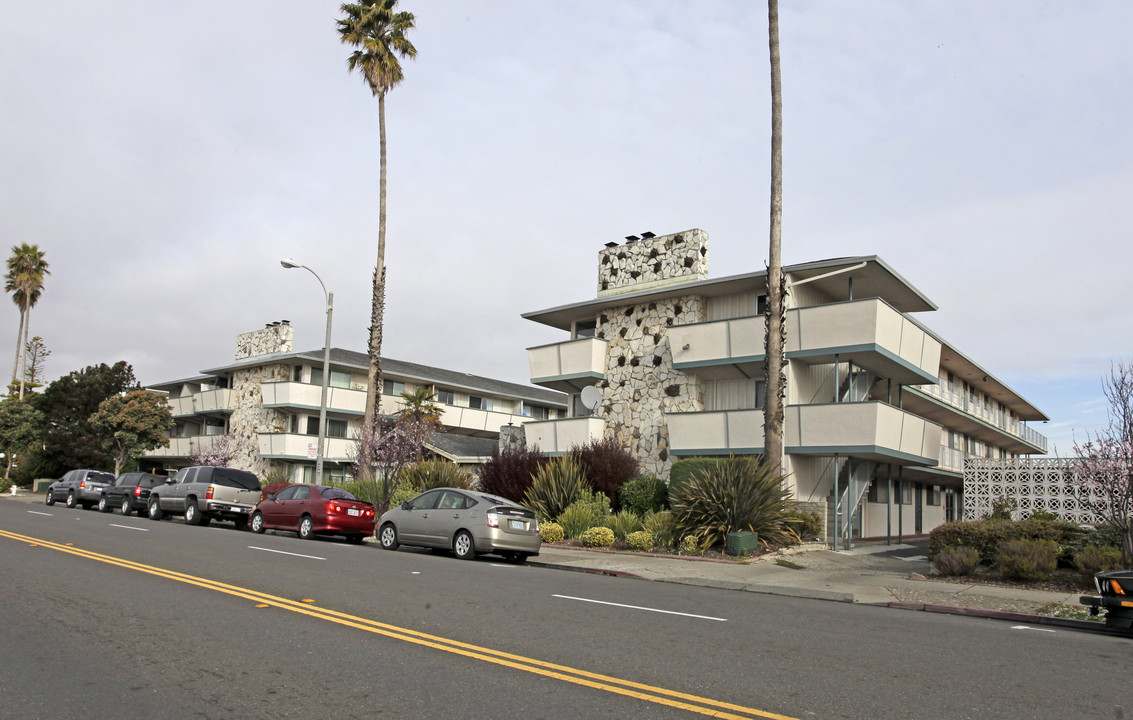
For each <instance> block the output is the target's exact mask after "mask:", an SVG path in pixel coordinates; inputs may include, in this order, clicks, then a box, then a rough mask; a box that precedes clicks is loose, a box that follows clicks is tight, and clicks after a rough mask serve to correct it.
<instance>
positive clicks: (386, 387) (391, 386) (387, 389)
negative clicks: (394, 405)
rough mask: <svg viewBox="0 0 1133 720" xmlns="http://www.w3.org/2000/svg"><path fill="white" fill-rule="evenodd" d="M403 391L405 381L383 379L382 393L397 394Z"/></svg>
mask: <svg viewBox="0 0 1133 720" xmlns="http://www.w3.org/2000/svg"><path fill="white" fill-rule="evenodd" d="M403 392H405V383H403V382H398V381H396V380H383V381H382V395H393V396H395V397H396V396H398V395H400V394H401V393H403Z"/></svg>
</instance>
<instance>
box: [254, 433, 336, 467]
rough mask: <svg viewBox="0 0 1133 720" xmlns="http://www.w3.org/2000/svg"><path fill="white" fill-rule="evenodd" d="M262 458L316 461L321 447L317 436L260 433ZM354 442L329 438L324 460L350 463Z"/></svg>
mask: <svg viewBox="0 0 1133 720" xmlns="http://www.w3.org/2000/svg"><path fill="white" fill-rule="evenodd" d="M258 444H259V451H260V457H262V458H272V459H276V460H311V461H312V462H313V461H314V460H315V456H316V454H317V450H318V447H319V438H318V436H316V435H299V434H296V433H259V435H258ZM353 444H354V440H351V439H348V438H327V439H326V454H325V455H324V458H325V459H327V460H331V461H333V462H350V455H349V450H350V448H351V446H352V445H353Z"/></svg>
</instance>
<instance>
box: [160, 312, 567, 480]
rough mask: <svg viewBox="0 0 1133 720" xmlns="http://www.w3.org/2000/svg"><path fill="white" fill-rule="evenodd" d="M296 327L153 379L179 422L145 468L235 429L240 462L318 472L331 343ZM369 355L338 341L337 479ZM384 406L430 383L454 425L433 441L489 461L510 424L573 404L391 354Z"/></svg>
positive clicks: (329, 456) (449, 452) (260, 470)
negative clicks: (201, 366) (183, 374)
mask: <svg viewBox="0 0 1133 720" xmlns="http://www.w3.org/2000/svg"><path fill="white" fill-rule="evenodd" d="M293 334H294V330H293V328H292V326H291V325H290V323H288V322H286V321H283V322H276V323H271V324H269V325H267V326H266V327H264V328H262V329H260V330H256V331H254V332H250V333H244V334H242V335H240V336H238V337H237V340H236V356H235V359H234V361H233V362H231V363H229V364H227V365H222V366H220V367H215V368H211V369H207V370H203V371H201V373H200V374H199V375H194V376H192V377H188V378H184V379H180V380H171V381H168V382H161V383H156V384H154V385H149V386H148V387H149V389H151V390H157V391H161V392H164V393H166V394H167V397H168V401H169V405H170V408H171V409H172V411H173V418H174V421H175V423H176V425H175V427H174V429H173V432H172V433H171V437H170V443H169V447H167V448H159V449H157V450H153V451H151V452H149V453H147V454H146V457H145V458H144V459H143V461H142V464H143V466H144V467H145V468H146V469H156V470H164V471H167V472H169V471H173V470H176V469H177V468H180V467H184V466H186V465H189V464H190V462H191V461H190V458H191V457H192V456H193V455H195V454H196V453H198V452H200V451H201V450H202V449H204V448H208V447H210V446H211V445H212V443H213V442H215V440H216V438H217V437H219V436H222V435H226V434H229V433H231V434H233V435H234V436H236V437H239V438H241V439H242V440H243V444H244V452H243V453H242V456H241V457H240V458H239V460H238V461H237V462H236V463H234V464H236V465H237V466H238V467H241V468H245V469H249V470H252V471H253V472H255V473H256V474H258V475H261V476H262V475H264V474H265V473H267V472H268V471H269V470H272V469H280V470H282V471H283V472H284V473H285V474H286V476H287V477H288V478H290V479H291V480H293V481H295V482H305V481H306V482H309V481H313V479H314V472H315V460H316V449H317V446H318V433H319V407H320V403H321V400H322V381H323V377H322V376H323V351H322V349H321V348H320V349H317V350H311V351H308V352H293V351H292V341H293ZM368 368H369V359H368V357H367V356H366V354H365V353H359V352H353V351H350V350H343V349H340V348H332V349H331V353H330V378H329V382H328V386H329V387H328V393H327V427H326V435H327V440H326V455H325V459H324V468H323V472H324V473H325V474H327V475H328V476H329V478H330V479H332V480H343V479H345V477H346V476H347V475H348V474H350V472H351V470H350V465H351V461H350V448H351V446H352V445H353V442H354V437H355V435H356V432H357V430H358V427H359V424H360V422H361V419H362V416H363V413H364V412H365V406H366V387H367V371H368ZM382 371H383V372H382V374H383V387H382V398H381V411H382V413H383V414H387V415H388V414H392V413H395V412H397V411H398V410H400V409H401V408H402V407H403V403H402V399H401V393H403V392H405V391H412V390H415V389H416V388H418V387H422V386H424V387H428V388H429V389H430V390H431V391H432V392H434V393H435V395H436V403H437V405H439V406H440V408H441V422H442V423H443V424H444V428H445V431H444V432H443V433H437V435H436V436H435V437H434V442H433V443H432V445H431V446H430V448H429V449H430V450H431V451H432V452H433V453H435V454H436V455H438V456H440V457H445V458H447V459H449V460H452V461H453V462H457V463H461V464H478V463H481V462H484V461H485V460H486V459H487V457H488V456H489V455H490V454H491V451H492V448H493V447H495V446H496V445H497V444H498V442H499V435H500V429H501V427H506V426H508V425H512V426H518V425H522V424H523V423H525V422H528V421H530V420H532V419H539V420H549V419H551V420H553V419H558V418H560V417H564V416H565V414H566V396H564V395H563V394H561V393H559V392H556V391H553V390H545V389H543V388H538V387H530V386H524V385H519V384H516V383H508V382H503V381H499V380H493V379H490V378H485V377H479V376H476V375H471V374H469V373H463V372H457V371H452V370H444V369H441V368H435V367H430V366H427V365H419V364H416V363H409V362H404V361H400V360H394V359H392V358H383V360H382Z"/></svg>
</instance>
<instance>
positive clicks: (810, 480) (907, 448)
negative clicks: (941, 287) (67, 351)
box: [523, 229, 1048, 543]
mask: <svg viewBox="0 0 1133 720" xmlns="http://www.w3.org/2000/svg"><path fill="white" fill-rule="evenodd" d="M784 274H785V278H786V283H787V289H788V296H787V360H788V362H787V393H786V413H785V424H784V438H783V444H784V447H783V451H784V465H785V468H784V469H785V471H786V473H787V482H788V484H789V486H790V488H791V490H792V492H793V494H794V496H795V498H796V500H798V501H799V502H803V503H807V504H808V506H809V507H810V508H811V509H813V510H815V511H818V512H820V513H823V514H825V516H826V517H827V535H828V537H827V539H828V541H831V542H834V543H848V542H850V541H852V540H853V538H861V537H893V536H903V535H914V534H923V533H926V532H928V531H929V530H931V529H932V528H933V527H935V526H936V525H939V524H941V523H943V522H945V521H948V520H953V519H959V518H960V517H961V514H962V503H963V471H964V459H965V458H967V457H985V458H1015V457H1019V456H1026V455H1031V454H1043V453H1045V452H1046V445H1047V443H1046V438H1044V437H1043V436H1042V435H1040V434H1039V433H1038V432H1036V431H1035V430H1034V429H1033V428H1032V427H1030V426H1029V425H1028V423H1033V422H1045V421H1046V420H1047V419H1048V418H1047V417H1046V415H1044V414H1043V413H1042V411H1040V410H1039V409H1038V408H1036V407H1035V406H1033V405H1032V404H1031V403H1029V402H1028V401H1027V400H1025V399H1024V398H1023V397H1021V396H1020V395H1019V394H1018V393H1017V392H1015V391H1014V390H1012V389H1011V388H1010V387H1008V386H1007V385H1006V384H1005V383H1003V382H1001V381H999V380H998V379H996V378H995V377H994V376H993V375H992V374H991V373H990V372H989V371H988V370H986V369H984V368H983V367H981V366H980V365H978V364H977V363H976V362H975V361H974V360H972V359H971V358H969V357H968V356H967V355H965V354H963V353H961V352H960V351H959V350H957V349H956V348H955V347H953V346H952V345H950V344H949V343H948V342H946V341H945V340H944V339H942V338H941V337H940V336H939V335H937V334H936V333H934V332H932V331H931V330H930V329H928V328H927V327H926V326H925V325H924V324H922V323H921V322H920V321H919V320H917V319H914V317H913V314H917V313H926V312H930V311H932V310H935V309H936V305H934V304H933V303H932V302H931V301H930V300H929V299H928V298H926V297H925V296H924V295H923V294H922V293H921V292H920V291H919V290H917V289H916V288H915V287H914V286H913V285H911V284H910V283H909V282H908V281H906V280H905V279H904V278H902V277H901V276H900V275H899V274H897V272H895V271H894V270H893V269H892V268H890V267H889V266H888V265H887V264H886V263H885V262H884V261H882V260H881V259H880V258H878V257H876V256H866V257H851V258H836V259H831V260H822V261H818V262H811V263H804V264H800V265H794V266H790V267H786V268H784ZM766 289H767V274H766V271H765V270H763V271H758V272H751V273H746V274H741V275H732V276H728V277H723V278H720V279H709V277H708V236H707V234H706V233H705V232H704V231H702V230H697V229H694V230H688V231H685V232H681V233H674V234H671V235H665V236H661V237H655V236H653V235H652V234H651V233H646V234H645V235H644V236H642V237H640V238H639V237H635V236H630V237H629V238H627V239H626V242H625V243H607V246H606V248H605V249H603V250H602V251H600V252H599V255H598V288H597V295H596V297H595V298H593V299H588V300H584V301H581V302H575V303H571V304H568V305H560V306H557V307H553V308H549V309H547V310H540V311H536V312H530V313H526V314H524V316H523V317H525V318H527V319H529V320H532V321H534V322H538V323H541V324H544V325H548V326H551V327H555V328H558V329H560V330H562V331H564V332H565V333H568V334H569V337H568V339H566V340H564V341H563V342H560V343H554V344H551V345H543V346H539V347H533V348H529V349H528V359H529V362H530V366H531V379H532V382H533V383H534V384H536V385H540V386H542V387H546V388H549V389H553V390H557V391H560V392H563V393H566V394H567V395H568V396H569V398H570V402H569V412H568V416H567V417H564V418H556V419H546V420H540V421H536V422H531V423H528V424H527V425H526V426H525V432H526V441H527V442H528V444H532V445H538V446H539V447H540V448H541V449H542V450H543V451H545V452H548V453H551V454H556V453H562V452H565V451H566V450H567V449H569V448H570V446H571V445H573V444H580V443H585V442H587V441H588V440H590V439H594V438H599V437H603V436H613V437H616V438H617V439H618V440H619V442H621V444H622V445H623V446H625V447H627V448H629V449H630V450H631V452H633V453H634V454H635V455H636V456H637V458H638V460H639V461H640V463H641V465H642V467H643V469H644V470H645V471H647V472H651V473H654V474H656V475H658V476H659V477H663V478H667V477H668V472H669V468H670V467H671V465H672V463H673V461H674V460H676V459H679V458H685V457H697V456H719V455H728V454H736V455H751V454H759V453H762V452H763V402H764V395H765V389H766V386H765V381H764V369H763V363H764V328H765V320H764V312H765V310H766Z"/></svg>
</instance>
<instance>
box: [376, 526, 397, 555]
mask: <svg viewBox="0 0 1133 720" xmlns="http://www.w3.org/2000/svg"><path fill="white" fill-rule="evenodd" d="M378 543H379V544H380V545H381V546H382V548H383V549H385V550H396V549H397V544H398V543H397V528H395V527H394V526H393V525H392V524H391V523H386V524H385V525H382V529H381V531H380V532H378Z"/></svg>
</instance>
